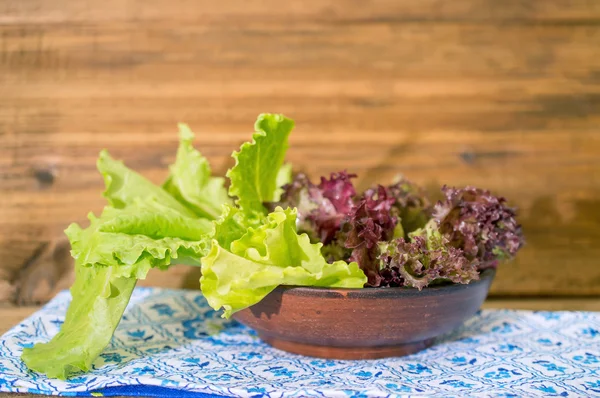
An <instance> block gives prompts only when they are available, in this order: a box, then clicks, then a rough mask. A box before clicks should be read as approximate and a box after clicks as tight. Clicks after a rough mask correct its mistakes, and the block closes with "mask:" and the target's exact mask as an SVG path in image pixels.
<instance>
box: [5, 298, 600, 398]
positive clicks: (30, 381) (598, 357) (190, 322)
mask: <svg viewBox="0 0 600 398" xmlns="http://www.w3.org/2000/svg"><path fill="white" fill-rule="evenodd" d="M69 299H70V296H69V294H68V292H63V293H60V294H59V295H58V296H57V297H56V298H54V299H53V300H52V301H51V302H50V303H49V304H48V305H46V306H45V307H44V308H43V309H42V310H40V311H38V312H37V313H35V314H34V315H33V316H31V317H30V318H28V319H26V320H25V321H23V322H22V323H21V324H20V325H18V326H16V327H14V328H13V329H12V330H10V331H9V332H8V333H6V334H5V335H4V336H3V337H2V338H1V339H0V391H9V392H30V393H43V394H54V395H78V396H82V395H84V396H90V395H98V394H97V393H102V394H103V395H123V394H126V395H142V396H157V397H165V396H180V397H214V396H244V397H248V396H256V397H259V396H268V397H281V396H294V397H305V396H325V397H339V396H369V397H371V396H373V397H375V396H432V397H437V396H439V397H463V396H472V397H475V396H477V397H509V396H511V397H512V396H515V397H516V396H518V397H528V396H564V397H567V396H568V397H571V396H575V397H581V396H600V313H592V312H531V311H507V310H495V311H482V312H480V313H479V314H478V315H477V316H475V317H474V318H472V319H470V320H469V321H468V322H467V323H466V324H465V325H464V326H463V327H461V328H460V329H459V330H456V331H454V332H453V333H451V334H448V335H446V336H443V337H442V338H440V339H439V341H438V343H437V344H436V345H435V346H433V347H432V348H429V349H427V350H425V351H422V352H420V353H418V354H415V355H411V356H408V357H403V358H387V359H380V360H370V361H332V360H323V359H315V358H308V357H302V356H298V355H293V354H288V353H286V352H283V351H279V350H277V349H274V348H271V347H269V346H267V345H266V344H264V343H262V342H261V341H260V340H259V339H258V338H257V337H256V335H255V334H254V333H253V332H252V331H251V330H249V329H248V328H246V327H244V326H242V325H240V324H238V323H236V322H235V321H227V320H223V319H221V318H220V317H219V315H218V314H217V313H215V312H214V311H212V310H211V309H210V308H209V307H208V305H207V304H206V302H205V300H204V298H203V297H202V295H201V294H200V293H199V292H197V291H182V290H167V289H151V288H137V289H136V290H135V292H134V294H133V298H132V300H131V303H130V305H129V307H128V309H127V311H126V313H125V316H124V317H123V320H122V322H121V323H120V325H119V327H118V328H117V331H116V333H115V336H114V338H113V339H112V342H111V344H110V345H109V346H108V347H107V348H106V349H105V350H104V352H103V353H102V355H101V356H100V358H98V360H96V362H95V363H94V370H93V371H91V372H90V373H88V374H85V375H81V376H78V377H75V378H72V379H70V380H68V381H60V380H52V379H47V378H46V377H44V376H42V375H39V374H35V373H31V372H29V371H28V370H27V368H26V367H25V365H24V364H23V363H22V362H21V361H20V360H19V356H20V354H21V351H22V348H23V347H29V346H31V345H32V344H33V343H35V342H41V341H46V340H48V339H49V338H50V337H51V336H53V335H54V334H55V333H56V332H57V331H58V329H59V327H60V325H61V323H62V321H63V319H64V314H65V311H66V308H67V305H68V302H69Z"/></svg>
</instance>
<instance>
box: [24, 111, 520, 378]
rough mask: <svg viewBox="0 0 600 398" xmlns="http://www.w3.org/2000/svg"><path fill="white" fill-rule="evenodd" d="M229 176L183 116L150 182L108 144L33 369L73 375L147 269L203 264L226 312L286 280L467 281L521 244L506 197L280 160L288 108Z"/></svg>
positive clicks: (239, 156)
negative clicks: (432, 196) (314, 174)
mask: <svg viewBox="0 0 600 398" xmlns="http://www.w3.org/2000/svg"><path fill="white" fill-rule="evenodd" d="M254 127H255V133H254V134H253V135H252V140H251V141H250V142H247V143H244V144H243V145H242V146H241V148H240V150H239V151H237V152H234V153H233V154H232V157H233V158H234V160H235V165H234V166H233V167H232V168H231V169H230V170H229V171H228V172H227V174H226V177H227V178H228V180H229V186H228V188H226V179H225V178H222V177H215V176H212V174H211V169H210V165H209V163H208V160H207V159H206V158H204V157H203V156H202V155H201V154H200V152H198V151H197V150H196V149H194V147H193V145H192V141H193V139H194V134H193V133H192V131H191V130H190V129H189V127H187V126H186V125H184V124H180V125H179V130H180V133H179V138H180V144H179V148H178V150H177V157H176V159H175V162H174V163H173V164H172V165H171V166H170V167H169V171H170V173H169V176H168V178H167V180H166V181H165V182H164V184H163V185H162V186H157V185H155V184H153V183H152V182H150V181H149V180H147V179H146V178H144V177H143V176H141V175H139V174H137V173H136V172H134V171H132V170H130V169H128V168H127V167H126V166H125V165H124V164H123V163H122V162H120V161H116V160H114V159H112V158H111V157H110V155H109V154H108V152H106V151H102V152H101V153H100V158H99V160H98V170H99V171H100V173H101V174H102V176H103V178H104V181H105V185H106V190H105V191H104V196H105V197H106V199H107V201H108V206H106V207H105V208H104V210H103V211H102V213H101V214H100V216H99V217H96V216H94V215H93V214H90V215H89V219H90V225H89V226H88V227H87V228H82V227H80V226H79V225H77V224H72V225H71V226H69V227H68V228H67V230H66V231H65V232H66V234H67V236H68V238H69V240H70V242H71V248H72V251H71V253H72V255H73V257H74V258H75V269H76V279H75V283H74V284H73V286H72V288H71V295H72V297H73V300H72V302H71V304H70V306H69V309H68V310H67V315H66V319H65V322H64V324H63V325H62V327H61V330H60V332H59V333H58V334H57V335H56V336H55V337H54V338H53V339H52V340H51V341H49V342H47V343H39V344H36V345H35V346H34V347H32V348H25V349H24V351H23V355H22V359H23V361H24V362H25V364H26V365H27V366H28V367H29V368H30V369H32V370H35V371H38V372H42V373H46V374H47V375H48V376H50V377H58V378H62V379H64V378H67V377H70V376H71V375H73V374H74V373H77V372H79V371H87V370H89V369H91V368H92V364H93V361H94V360H95V358H96V357H98V355H100V353H101V352H102V350H103V349H104V347H106V346H107V344H108V343H109V342H110V339H111V337H112V334H113V333H114V330H115V329H116V327H117V325H118V323H119V321H120V319H121V316H122V314H123V312H124V311H125V308H126V307H127V304H128V302H129V299H130V296H131V293H132V291H133V289H134V288H135V285H136V283H137V281H138V280H139V279H144V278H145V277H146V275H147V273H148V272H149V271H150V269H152V268H158V269H167V268H169V267H170V266H171V264H173V263H177V264H184V265H190V266H199V267H201V271H202V276H201V278H200V288H201V289H202V293H203V295H204V297H205V298H206V300H207V301H208V303H209V305H210V306H211V307H212V308H213V309H215V310H217V311H219V310H223V316H224V317H230V316H231V315H232V314H234V313H235V312H237V311H240V310H242V309H244V308H247V307H250V306H252V305H254V304H256V303H258V302H259V301H260V300H262V299H263V298H264V297H265V296H266V295H267V294H269V293H270V292H271V291H273V289H275V288H276V287H277V286H280V285H300V286H322V287H340V288H362V287H396V286H402V287H411V288H418V289H422V288H424V287H426V286H429V285H431V284H438V283H469V282H471V281H473V280H477V279H478V278H479V272H480V271H481V270H483V269H485V268H489V267H495V266H497V264H498V262H499V261H500V260H505V259H511V258H513V257H514V256H515V255H516V253H517V251H518V250H519V249H520V247H521V246H522V245H523V236H522V232H521V227H520V226H519V225H518V224H517V222H516V219H515V217H516V213H515V211H514V210H513V209H511V208H510V207H508V206H507V205H506V201H505V200H504V199H503V198H498V197H495V196H493V195H492V194H491V193H490V192H488V191H484V190H480V189H476V188H471V187H467V188H464V189H454V188H446V187H444V188H443V189H442V193H443V194H444V195H445V196H446V199H445V200H444V201H440V202H439V203H437V204H436V205H435V206H432V205H431V202H430V201H429V199H428V198H427V196H426V195H425V192H424V191H423V190H422V189H420V188H419V187H417V186H416V185H415V184H413V183H411V182H409V181H407V180H405V179H402V178H401V179H399V180H397V181H396V182H395V183H394V184H392V185H388V186H382V185H378V186H374V187H372V188H370V189H368V190H366V191H365V192H362V193H357V192H356V189H355V187H354V185H353V183H352V179H353V178H355V177H356V175H354V174H348V173H347V172H345V171H342V172H338V173H332V174H331V176H330V177H329V178H325V177H321V180H320V182H319V183H318V184H313V183H312V182H311V181H310V179H309V178H308V177H307V176H305V175H303V174H297V175H296V176H293V175H292V167H291V165H290V164H285V163H284V160H285V155H286V151H287V148H288V137H289V135H290V133H291V131H292V129H293V127H294V123H293V121H292V120H290V119H288V118H286V117H285V116H283V115H279V114H262V115H259V117H258V119H257V121H256V123H255V126H254Z"/></svg>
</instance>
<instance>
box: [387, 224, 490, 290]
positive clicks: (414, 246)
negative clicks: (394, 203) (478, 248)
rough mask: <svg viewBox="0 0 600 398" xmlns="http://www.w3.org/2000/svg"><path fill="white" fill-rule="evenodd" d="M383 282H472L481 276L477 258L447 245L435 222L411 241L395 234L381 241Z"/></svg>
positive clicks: (415, 284)
mask: <svg viewBox="0 0 600 398" xmlns="http://www.w3.org/2000/svg"><path fill="white" fill-rule="evenodd" d="M380 250H381V254H380V255H379V259H380V260H381V266H382V269H381V271H380V277H381V283H380V286H388V287H398V286H406V287H414V288H417V289H419V290H421V289H423V288H424V287H426V286H429V285H430V284H432V283H434V282H440V281H450V282H453V283H464V284H466V283H469V282H471V281H473V280H477V279H479V272H478V270H477V263H478V262H477V260H469V259H467V258H466V257H465V256H464V253H463V251H462V250H461V249H457V248H455V247H452V246H449V245H448V240H447V239H446V238H445V237H444V236H443V235H442V234H440V232H439V231H438V230H437V225H436V224H435V223H429V224H428V225H427V226H426V227H425V228H423V229H421V230H420V231H419V234H417V235H412V238H411V241H410V242H407V241H405V240H404V239H402V238H396V239H394V240H392V241H391V242H384V243H381V244H380Z"/></svg>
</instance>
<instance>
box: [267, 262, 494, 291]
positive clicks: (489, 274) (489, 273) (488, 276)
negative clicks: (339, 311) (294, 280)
mask: <svg viewBox="0 0 600 398" xmlns="http://www.w3.org/2000/svg"><path fill="white" fill-rule="evenodd" d="M495 275H496V269H495V268H488V269H485V270H482V271H481V272H480V273H479V279H478V280H476V281H471V282H469V283H467V284H462V283H449V284H443V285H438V286H431V287H425V288H423V289H422V290H419V289H416V288H413V287H404V286H402V287H376V288H368V287H367V288H354V289H353V288H336V287H320V286H287V285H282V286H278V287H277V288H275V290H273V292H277V293H281V294H286V295H295V296H313V297H345V298H386V297H399V296H402V297H414V296H421V297H425V296H437V295H440V294H444V293H454V292H458V291H461V290H465V289H472V288H475V287H477V286H479V285H481V284H484V283H491V281H492V279H493V278H494V276H495Z"/></svg>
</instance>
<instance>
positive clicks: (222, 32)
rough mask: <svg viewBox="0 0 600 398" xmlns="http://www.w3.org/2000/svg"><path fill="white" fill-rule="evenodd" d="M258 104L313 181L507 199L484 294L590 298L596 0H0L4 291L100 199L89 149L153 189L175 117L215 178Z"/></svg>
mask: <svg viewBox="0 0 600 398" xmlns="http://www.w3.org/2000/svg"><path fill="white" fill-rule="evenodd" d="M261 112H283V113H285V114H286V115H288V116H290V117H292V118H293V119H295V120H296V124H297V128H296V131H295V132H294V134H293V136H292V138H291V141H292V147H291V149H290V151H289V156H288V159H289V160H290V161H292V162H294V164H295V165H296V167H297V168H298V169H302V170H304V171H306V172H307V173H308V174H309V175H311V176H313V177H317V176H319V175H321V174H326V173H329V172H330V171H336V170H339V169H342V168H347V169H349V170H350V171H352V172H355V173H357V174H358V175H359V177H360V178H359V180H358V184H359V186H360V187H366V186H368V185H370V184H371V183H373V182H375V181H388V180H390V179H391V178H392V177H393V176H394V175H395V174H397V173H400V172H401V173H404V174H405V175H406V176H407V177H409V178H410V179H413V180H415V181H416V182H419V183H422V184H423V185H425V186H426V187H427V188H428V190H430V191H431V192H434V191H436V189H437V188H436V187H438V186H439V185H440V184H442V183H447V184H450V185H466V184H471V185H476V186H481V187H485V188H489V189H492V190H493V191H494V192H496V193H499V194H502V195H504V196H506V197H508V198H509V199H510V200H511V202H512V203H514V204H515V205H517V206H518V207H519V208H520V210H521V220H522V222H523V224H524V231H525V234H526V238H527V241H528V245H527V247H526V248H525V249H523V251H522V252H521V253H520V254H519V257H518V259H517V260H516V261H515V262H513V263H510V264H506V265H505V266H503V267H502V268H501V269H500V271H499V274H498V276H497V278H496V281H495V283H494V286H493V288H492V293H493V294H500V295H595V294H596V295H597V294H600V260H599V259H600V246H599V245H598V244H597V242H598V239H600V127H599V126H600V2H594V1H584V0H580V1H567V0H539V1H517V0H509V1H503V2H497V1H495V0H468V1H466V0H465V1H454V2H440V1H437V0H423V1H419V2H414V1H373V2H368V3H363V2H356V1H351V0H344V1H316V0H310V1H304V2H275V1H273V0H268V1H267V0H265V1H261V2H251V3H248V2H241V1H233V2H221V3H214V2H208V1H198V2H196V1H189V0H183V1H168V2H167V1H164V0H152V1H146V2H141V1H133V0H122V1H117V0H108V1H105V2H100V1H90V2H77V1H73V0H57V1H54V2H44V1H42V0H21V1H18V2H14V1H9V0H0V192H1V195H0V263H1V264H0V283H4V285H0V298H1V297H2V296H4V297H8V296H11V295H12V294H13V290H11V289H13V288H14V285H15V281H17V280H18V279H19V275H22V272H21V269H22V268H23V266H24V265H25V264H28V263H29V262H30V260H31V259H32V258H33V256H34V254H35V253H36V252H38V251H39V250H43V248H44V247H47V245H48V244H52V242H54V241H55V240H56V239H58V237H59V236H60V234H61V231H62V230H63V229H64V228H65V227H66V226H67V225H68V223H69V222H71V221H78V222H81V221H84V220H85V216H86V214H87V212H88V211H90V210H91V211H95V212H98V211H99V210H100V209H101V208H102V206H103V203H104V202H103V200H102V198H101V196H100V192H101V190H102V181H101V178H100V177H99V176H98V174H97V172H96V171H95V159H96V156H97V153H98V152H99V150H100V149H102V148H108V149H109V150H110V151H111V153H112V154H113V155H114V156H115V157H119V158H122V159H124V160H125V161H126V163H127V164H128V165H129V166H131V167H133V168H135V169H136V170H139V171H140V172H142V173H143V174H144V175H146V176H148V177H149V178H150V179H152V180H153V181H155V182H160V181H161V180H162V179H164V177H165V176H166V172H167V170H166V167H167V165H168V164H169V162H171V161H172V160H173V158H174V154H175V148H176V145H177V142H176V132H175V124H176V122H178V121H185V122H187V123H189V124H190V126H191V127H192V128H193V129H194V130H195V131H197V133H198V139H197V146H198V148H199V149H201V151H202V152H203V154H205V155H206V156H207V157H208V158H209V159H210V161H211V162H212V164H213V168H214V169H215V170H216V171H218V172H220V173H222V172H224V171H225V170H226V169H227V167H228V166H229V165H230V158H229V155H230V153H231V151H232V150H234V149H236V148H237V147H238V146H239V144H240V143H241V142H243V141H244V140H246V139H248V137H249V135H250V132H251V128H252V123H253V120H254V118H255V117H256V115H257V114H259V113H261ZM196 277H197V271H196V270H190V269H185V268H175V269H174V270H173V271H169V272H168V273H167V274H166V275H165V274H156V273H153V274H152V275H151V276H150V278H149V280H148V281H146V283H150V284H161V285H164V284H166V285H169V286H180V285H182V284H183V285H185V286H188V287H191V286H190V285H195V286H197V278H196ZM194 278H196V279H194ZM2 281H3V282H2ZM48 283H50V285H49V286H50V289H51V288H52V286H54V285H52V283H55V284H56V283H58V282H57V281H54V282H48ZM15 291H18V289H17V290H15Z"/></svg>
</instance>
